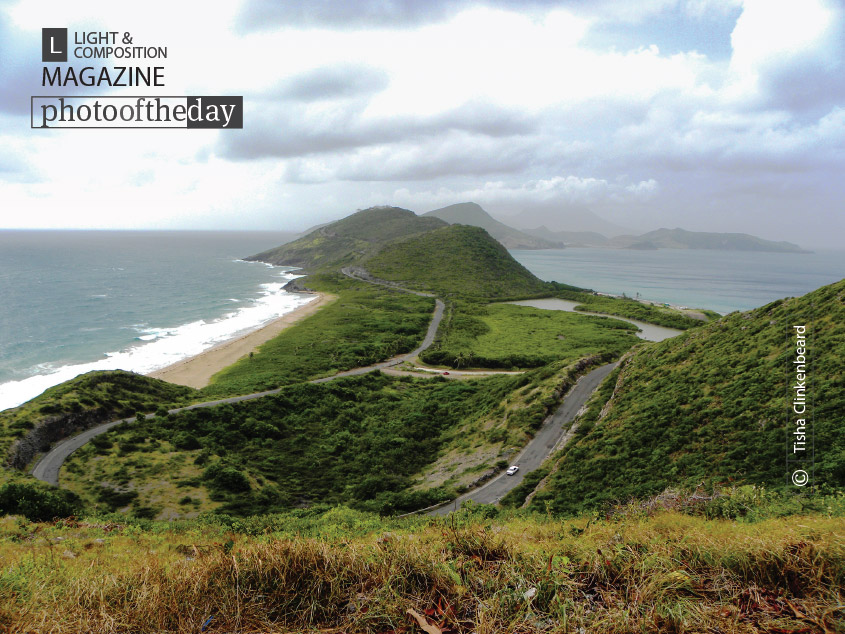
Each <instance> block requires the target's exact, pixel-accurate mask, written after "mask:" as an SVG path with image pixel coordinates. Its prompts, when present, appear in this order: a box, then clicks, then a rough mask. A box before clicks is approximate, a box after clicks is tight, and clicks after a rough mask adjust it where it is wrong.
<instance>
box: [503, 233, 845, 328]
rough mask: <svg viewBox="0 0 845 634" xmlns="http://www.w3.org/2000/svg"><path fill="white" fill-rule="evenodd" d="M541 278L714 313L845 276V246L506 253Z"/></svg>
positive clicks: (801, 292)
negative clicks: (810, 250)
mask: <svg viewBox="0 0 845 634" xmlns="http://www.w3.org/2000/svg"><path fill="white" fill-rule="evenodd" d="M511 254H512V255H513V256H514V258H516V259H517V260H518V261H519V262H520V263H521V264H522V265H523V266H525V268H527V269H528V270H529V271H531V272H532V273H534V275H536V276H537V277H539V278H540V279H542V280H546V281H552V280H554V281H557V282H564V283H566V284H572V285H575V286H580V287H582V288H590V289H593V290H594V291H599V292H602V293H610V294H613V295H622V294H623V293H624V294H625V295H627V296H628V297H636V296H637V293H639V295H640V297H641V298H643V299H649V300H654V301H658V302H667V303H669V304H674V305H680V306H689V307H690V308H708V309H710V310H715V311H716V312H719V313H723V314H726V313H729V312H732V311H734V310H748V309H750V308H756V307H758V306H763V305H765V304H768V303H769V302H772V301H774V300H776V299H780V298H783V297H797V296H799V295H804V294H806V293H809V292H810V291H812V290H815V289H817V288H819V287H820V286H824V285H826V284H832V283H833V282H838V281H839V280H841V279H842V278H843V277H845V251H817V252H815V253H758V252H751V251H706V250H700V251H699V250H679V249H659V250H656V251H636V250H629V249H588V248H583V249H579V248H570V249H550V250H544V251H511Z"/></svg>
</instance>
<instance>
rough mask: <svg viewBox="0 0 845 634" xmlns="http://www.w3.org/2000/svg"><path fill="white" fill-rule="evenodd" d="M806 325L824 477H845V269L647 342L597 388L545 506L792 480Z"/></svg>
mask: <svg viewBox="0 0 845 634" xmlns="http://www.w3.org/2000/svg"><path fill="white" fill-rule="evenodd" d="M795 325H804V326H806V328H807V333H808V337H809V342H810V343H809V353H808V354H809V363H808V368H809V376H810V382H809V384H810V386H811V387H810V392H811V398H812V401H813V403H814V406H813V418H814V421H815V447H816V450H815V482H816V484H820V485H826V486H842V485H843V484H845V440H843V436H842V433H841V428H840V421H841V419H842V414H843V409H845V382H843V376H842V374H843V362H842V359H843V358H845V280H843V281H841V282H838V283H836V284H833V285H830V286H824V287H822V288H820V289H818V290H816V291H813V292H812V293H809V294H807V295H805V296H803V297H799V298H790V299H785V300H778V301H776V302H772V303H771V304H768V305H767V306H763V307H761V308H757V309H755V310H752V311H750V312H746V313H731V314H730V315H728V316H726V317H724V318H722V319H720V320H719V321H716V322H713V323H711V324H708V325H706V326H704V327H702V328H698V329H694V330H691V331H688V332H686V333H684V334H683V335H681V336H678V337H675V338H673V339H667V340H666V341H663V342H661V343H657V344H650V345H646V346H643V347H641V348H640V349H639V350H638V351H637V352H635V353H634V354H633V356H632V357H631V358H630V360H629V361H628V362H627V363H625V364H624V365H623V367H622V369H621V371H618V372H617V375H616V378H615V382H614V381H613V377H614V375H611V377H610V379H609V381H607V382H606V383H605V385H604V386H603V388H602V389H600V390H599V391H598V392H597V395H596V396H595V397H594V405H593V406H592V407H591V408H590V411H589V412H588V413H587V414H586V415H585V416H584V418H583V419H582V422H581V424H580V427H579V429H578V431H577V433H576V438H575V440H573V441H572V442H570V443H569V444H568V445H567V446H566V448H565V449H564V450H563V451H562V454H561V456H560V458H559V461H558V464H557V465H556V466H557V468H558V469H557V471H556V473H554V474H553V475H552V476H551V477H550V478H549V480H548V482H547V484H546V485H545V486H544V487H543V488H542V489H541V490H540V491H539V492H538V494H537V495H536V496H535V497H534V500H533V504H534V505H535V507H536V508H540V509H543V508H545V505H546V503H549V504H550V506H551V509H552V510H553V511H555V512H559V513H572V512H576V511H578V510H580V509H583V508H590V507H597V506H601V505H603V504H605V503H608V502H611V501H615V500H622V501H624V500H627V499H629V498H632V497H634V498H642V497H645V496H649V495H652V494H655V493H658V492H660V491H663V490H664V489H666V488H667V487H676V486H682V487H683V486H687V487H695V486H697V485H698V484H700V483H702V482H704V483H705V484H706V485H711V484H723V485H729V484H760V485H765V486H769V487H782V486H784V485H785V484H786V482H787V477H788V472H787V467H786V454H787V438H790V437H791V436H790V433H791V432H792V431H793V430H794V429H795V422H794V419H795V418H797V415H795V414H790V407H791V406H790V404H789V403H788V401H787V398H788V396H789V394H790V393H791V391H790V387H791V386H792V385H793V384H794V383H795V381H796V377H795V375H794V370H793V361H794V359H795V355H796V349H795V343H794V337H793V334H794V333H793V326H795ZM608 399H609V401H608ZM605 401H607V405H605ZM808 470H809V469H808ZM791 488H794V487H791Z"/></svg>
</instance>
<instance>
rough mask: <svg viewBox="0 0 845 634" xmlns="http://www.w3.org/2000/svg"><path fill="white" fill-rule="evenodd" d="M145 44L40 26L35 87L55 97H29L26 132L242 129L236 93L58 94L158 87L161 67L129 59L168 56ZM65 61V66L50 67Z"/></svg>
mask: <svg viewBox="0 0 845 634" xmlns="http://www.w3.org/2000/svg"><path fill="white" fill-rule="evenodd" d="M150 44H152V43H150V42H146V41H142V42H138V41H136V39H135V36H134V34H133V33H132V32H130V31H72V32H69V31H68V29H67V28H42V29H41V61H42V63H43V64H44V65H43V67H42V68H41V86H42V87H43V88H46V89H52V90H45V91H44V92H49V93H52V91H53V90H56V89H58V94H56V93H53V94H45V95H33V96H32V97H30V127H31V128H38V129H45V128H88V129H90V128H125V129H131V128H139V129H149V128H177V129H178V128H191V129H195V128H217V129H242V128H243V107H244V105H243V97H242V96H192V95H185V96H174V95H167V96H164V95H124V94H121V95H120V96H117V95H114V94H112V95H109V94H105V93H104V92H101V93H100V94H97V95H89V96H78V95H62V94H61V89H63V88H68V87H71V88H79V87H80V86H81V87H85V88H95V89H98V92H99V91H109V90H114V89H119V88H127V87H129V88H147V89H149V88H153V89H154V88H163V87H164V86H165V72H164V71H165V68H164V66H154V65H146V64H145V62H143V61H134V60H151V59H155V60H166V59H167V47H166V46H153V45H150ZM68 53H70V55H68ZM69 58H70V60H71V62H70V63H69V64H62V65H59V64H57V63H56V62H67V61H68V59H69ZM77 60H84V61H77ZM94 60H99V61H94ZM107 60H115V61H114V62H109V61H107ZM112 63H113V64H116V65H115V66H112V65H111V64H112ZM146 63H149V62H146ZM114 92H117V91H116V90H114Z"/></svg>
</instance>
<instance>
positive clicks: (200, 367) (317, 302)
mask: <svg viewBox="0 0 845 634" xmlns="http://www.w3.org/2000/svg"><path fill="white" fill-rule="evenodd" d="M314 295H316V299H314V300H311V301H310V302H308V303H307V304H303V305H302V306H299V307H298V308H296V309H294V310H292V311H291V312H289V313H285V314H284V315H282V316H281V317H279V318H278V319H275V320H273V321H271V322H270V323H268V324H265V325H264V326H262V327H261V328H258V329H257V330H252V331H250V332H247V333H246V334H243V335H240V336H238V337H235V338H234V339H228V340H226V341H223V342H221V343H218V344H216V345H215V346H212V347H211V348H209V349H208V350H204V351H203V352H200V353H199V354H197V355H194V356H192V357H188V358H187V359H182V360H181V361H177V362H176V363H173V364H171V365H168V366H165V367H163V368H160V369H158V370H153V371H152V372H148V373H147V374H146V376H148V377H150V378H153V379H161V380H162V381H167V382H168V383H175V384H177V385H186V386H188V387H193V388H197V389H199V388H203V387H205V386H207V385H208V383H209V381H210V380H211V377H212V376H214V375H215V374H217V373H218V372H220V370H222V369H223V368H226V367H228V366H230V365H232V364H233V363H235V362H236V361H238V360H239V359H241V358H243V357H245V356H246V355H248V354H249V353H250V352H254V351H255V350H256V348H258V346H260V345H261V344H263V343H265V342H266V341H269V340H270V339H272V338H273V337H275V336H276V335H278V334H279V333H280V332H282V331H283V330H285V329H286V328H288V327H289V326H292V325H294V324H295V323H296V322H298V321H300V320H302V319H304V318H306V317H309V316H311V315H313V314H314V313H316V312H317V311H318V310H319V309H320V308H322V307H323V306H325V305H326V304H328V303H330V302H332V301H334V299H335V296H334V295H331V294H329V293H314Z"/></svg>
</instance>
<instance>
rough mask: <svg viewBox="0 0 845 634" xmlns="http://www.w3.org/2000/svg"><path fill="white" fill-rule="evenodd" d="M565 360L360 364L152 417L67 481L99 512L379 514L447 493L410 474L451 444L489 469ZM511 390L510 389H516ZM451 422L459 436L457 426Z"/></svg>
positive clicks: (82, 460)
mask: <svg viewBox="0 0 845 634" xmlns="http://www.w3.org/2000/svg"><path fill="white" fill-rule="evenodd" d="M562 382H568V384H571V382H572V379H571V375H570V369H569V368H566V367H563V366H562V364H559V367H557V368H556V369H552V370H550V371H547V372H542V371H541V372H536V373H533V374H531V375H524V376H500V377H491V378H488V379H481V380H473V381H449V380H447V379H444V378H442V377H438V378H434V379H426V380H420V379H412V378H410V377H402V378H397V377H388V376H386V375H382V374H379V373H370V374H367V375H363V376H359V377H350V378H346V379H341V380H338V381H332V382H329V383H322V384H316V385H314V384H297V385H294V386H290V387H287V388H285V389H284V390H282V392H281V393H280V394H278V395H274V396H268V397H265V398H263V399H258V400H254V401H248V402H243V403H236V404H227V405H221V406H218V407H214V408H208V409H196V410H188V411H184V412H179V413H175V414H170V415H167V416H160V415H159V416H156V417H155V418H154V419H148V420H144V421H141V422H135V423H132V424H127V425H123V426H120V427H118V428H115V429H113V430H111V431H109V432H107V433H106V434H103V435H101V436H98V437H97V438H96V439H95V440H94V441H92V442H91V443H89V444H88V445H86V446H85V447H83V448H82V449H80V450H78V451H77V452H76V453H75V454H74V455H73V456H72V457H71V459H70V460H69V461H68V463H67V464H66V466H65V468H64V470H63V472H62V476H61V484H62V486H63V487H66V488H69V489H70V490H72V491H75V492H76V493H78V494H80V495H81V496H82V497H83V498H84V499H85V500H86V501H87V502H88V503H89V504H90V505H91V508H96V509H98V510H100V511H114V510H117V509H120V508H124V509H126V510H129V511H130V512H131V514H133V515H135V516H141V517H154V516H159V517H172V516H174V515H183V516H184V515H187V514H191V513H194V512H196V511H197V510H210V509H216V510H218V511H219V510H223V511H226V512H230V513H236V514H240V515H246V514H250V513H262V512H271V511H279V510H283V509H288V508H293V507H300V506H313V505H315V504H320V503H332V504H334V503H343V504H350V505H355V506H358V507H360V508H365V509H369V510H376V511H379V512H383V513H392V512H396V511H403V510H404V511H409V510H415V509H417V508H421V507H424V506H427V505H428V504H431V503H434V502H438V501H441V500H443V499H449V497H450V494H451V493H453V491H452V490H451V489H442V488H441V489H437V488H431V487H422V490H421V489H420V488H417V489H416V490H414V491H412V490H411V488H412V485H413V484H414V483H415V479H416V478H417V476H418V474H419V473H420V472H421V471H422V470H423V468H425V467H426V466H427V465H429V464H430V463H432V462H433V461H434V460H436V459H437V457H438V456H439V455H440V452H441V450H448V449H450V448H456V449H461V448H467V449H472V448H473V447H474V446H476V445H478V444H479V443H482V442H483V443H484V444H485V446H486V447H487V448H488V449H490V447H491V446H493V450H494V454H493V455H494V458H493V460H492V461H490V462H488V463H487V464H486V465H484V468H491V467H492V466H493V463H494V462H496V461H497V460H500V459H502V458H503V456H502V455H501V454H502V453H503V452H504V451H505V450H507V449H513V448H515V447H520V446H522V445H523V444H524V443H525V442H527V441H528V439H529V438H530V436H531V434H532V433H533V431H534V430H536V429H537V428H538V427H539V425H540V424H541V423H542V421H543V419H544V417H545V416H546V415H547V414H548V413H549V410H550V408H552V407H554V405H555V404H556V403H557V401H558V399H559V397H560V394H559V393H558V394H557V397H555V395H554V392H555V391H556V390H560V387H561V384H562ZM517 391H518V393H517ZM458 429H460V430H461V433H460V434H456V431H457V430H458Z"/></svg>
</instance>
